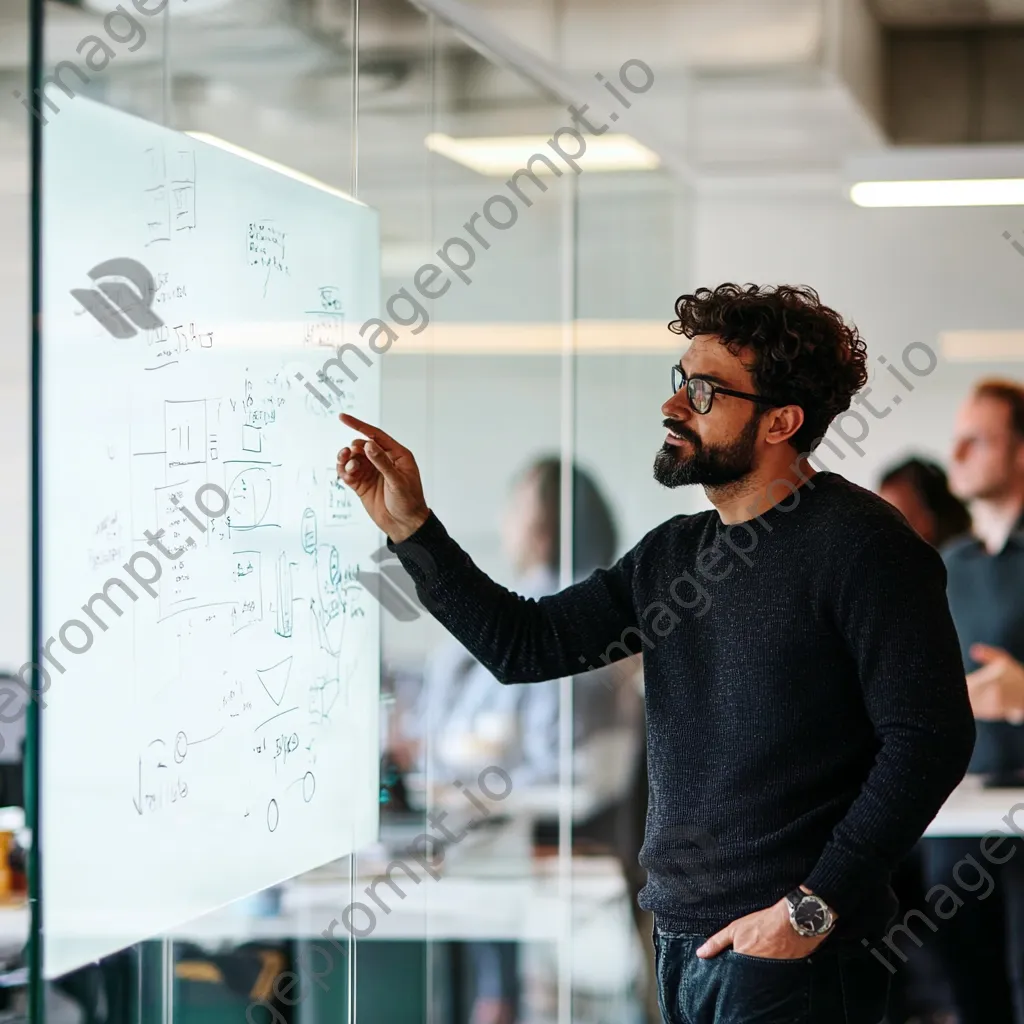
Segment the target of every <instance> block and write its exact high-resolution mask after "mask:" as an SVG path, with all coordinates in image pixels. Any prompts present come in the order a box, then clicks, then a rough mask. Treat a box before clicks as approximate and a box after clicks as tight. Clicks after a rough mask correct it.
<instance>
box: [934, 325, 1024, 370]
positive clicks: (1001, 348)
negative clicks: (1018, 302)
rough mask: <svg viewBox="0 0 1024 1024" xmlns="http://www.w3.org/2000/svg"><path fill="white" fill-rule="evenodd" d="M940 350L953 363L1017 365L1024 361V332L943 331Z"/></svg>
mask: <svg viewBox="0 0 1024 1024" xmlns="http://www.w3.org/2000/svg"><path fill="white" fill-rule="evenodd" d="M939 347H940V350H941V352H942V356H943V358H944V359H948V360H950V361H951V362H958V363H1001V362H1016V361H1018V360H1022V359H1024V331H943V332H942V333H941V334H940V335H939Z"/></svg>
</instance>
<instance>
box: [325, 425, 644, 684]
mask: <svg viewBox="0 0 1024 1024" xmlns="http://www.w3.org/2000/svg"><path fill="white" fill-rule="evenodd" d="M341 420H342V422H343V423H345V424H346V426H349V427H352V428H354V429H356V430H359V431H360V432H362V433H364V434H366V435H367V438H368V440H365V441H364V440H363V439H362V438H357V439H356V440H355V441H353V442H352V444H351V446H349V447H346V448H342V449H341V451H340V452H338V478H339V479H340V480H341V481H342V482H343V483H345V484H347V485H348V486H349V487H351V488H352V490H353V491H355V493H356V495H357V496H358V497H359V500H360V501H361V502H362V504H363V507H364V508H365V509H366V511H367V512H368V513H369V515H370V517H371V518H372V519H373V521H374V522H375V523H376V524H377V525H378V526H379V527H380V528H381V529H382V530H383V531H384V532H385V533H386V534H387V537H388V547H389V548H390V549H391V550H392V551H394V552H395V554H397V555H398V557H399V559H400V560H401V562H402V565H403V566H404V567H405V568H406V570H407V571H408V572H409V574H410V576H412V578H413V581H414V582H415V584H416V591H417V593H418V594H419V597H420V600H421V601H422V602H423V604H424V606H425V607H426V608H427V609H428V610H429V611H430V612H431V614H432V615H434V617H435V618H437V619H438V621H439V622H441V624H442V625H443V626H444V627H445V628H446V629H447V630H448V631H449V632H450V633H451V634H452V635H453V636H454V637H455V638H456V639H457V640H459V642H460V643H462V645H463V646H464V647H466V649H467V650H469V651H470V652H471V653H472V654H473V655H474V657H476V658H477V659H478V660H479V661H480V662H481V663H482V664H483V665H485V666H486V667H487V668H488V669H489V670H490V671H491V672H492V673H493V674H494V675H495V676H496V677H497V678H498V679H499V680H501V682H504V683H513V682H537V681H539V680H542V679H557V678H559V677H561V676H568V675H576V674H579V673H581V672H585V671H587V670H588V669H590V668H593V667H599V666H601V665H603V664H608V663H610V662H613V661H618V660H619V659H621V658H625V657H628V656H629V655H631V654H636V653H637V652H638V651H639V649H640V643H641V641H640V639H639V635H638V632H637V628H636V627H637V619H636V613H635V611H634V608H633V600H632V575H633V572H632V570H633V552H632V551H631V552H629V553H627V554H626V555H624V556H623V557H622V558H621V559H619V561H618V562H617V563H616V564H615V565H614V566H612V567H611V568H610V569H599V570H598V571H596V572H594V573H593V574H592V575H591V576H589V577H588V578H587V579H586V580H583V581H582V582H581V583H577V584H575V585H573V586H571V587H568V588H567V589H565V590H563V591H561V592H560V593H558V594H552V595H550V596H547V597H542V598H539V599H534V598H526V597H522V596H520V595H519V594H515V593H513V592H512V591H510V590H507V589H506V588H505V587H503V586H501V585H500V584H498V583H495V582H494V580H492V579H491V578H490V577H489V576H487V575H486V573H484V572H483V571H482V570H480V569H479V568H478V567H477V566H476V565H475V564H474V562H473V560H472V559H471V558H470V557H469V555H468V554H466V552H465V551H464V550H463V549H462V548H461V547H459V545H458V544H457V543H456V542H455V541H454V540H453V539H452V538H451V537H450V536H449V535H448V532H447V531H446V530H445V528H444V526H443V525H442V524H441V522H440V520H439V519H438V518H437V516H436V515H434V514H433V512H431V510H430V509H429V507H428V506H427V503H426V501H425V499H424V497H423V487H422V483H421V481H420V474H419V469H418V467H417V466H416V460H415V458H414V457H413V455H412V452H410V451H409V450H408V449H407V448H405V447H404V446H402V445H400V444H399V443H398V442H397V441H395V440H394V438H392V437H390V436H389V435H387V434H385V433H384V432H383V431H382V430H380V429H379V428H378V427H374V426H372V425H371V424H369V423H364V422H363V421H362V420H358V419H356V418H355V417H354V416H349V415H347V414H342V416H341ZM634 550H635V549H634Z"/></svg>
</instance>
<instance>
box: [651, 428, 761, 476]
mask: <svg viewBox="0 0 1024 1024" xmlns="http://www.w3.org/2000/svg"><path fill="white" fill-rule="evenodd" d="M760 421H761V417H760V415H759V414H758V413H757V412H754V414H753V415H752V416H751V417H750V420H749V422H748V423H747V425H746V426H745V427H744V428H743V430H742V431H741V432H740V435H739V437H737V438H736V439H735V440H734V441H731V442H730V443H729V444H726V445H719V446H718V447H716V448H707V447H705V446H704V445H703V444H702V442H701V439H700V438H699V437H698V436H697V435H696V434H694V433H693V432H692V431H690V430H687V429H686V428H685V427H683V426H682V425H681V424H678V423H674V422H673V421H672V420H667V421H666V425H670V426H671V429H673V430H674V431H676V433H678V434H681V435H682V436H683V437H684V438H686V440H687V441H689V442H690V443H691V444H692V445H693V452H692V453H690V454H684V451H683V449H682V448H679V447H677V446H676V445H671V444H669V443H668V442H667V441H666V442H665V443H664V444H663V445H662V446H661V451H659V452H658V454H657V455H656V456H655V458H654V479H655V480H657V481H658V483H659V484H663V485H664V486H665V487H684V486H686V485H687V484H702V485H703V486H705V487H723V486H725V485H726V484H732V483H735V482H736V481H737V480H742V479H743V477H745V476H746V475H747V474H748V473H750V472H751V471H752V470H753V468H754V448H755V446H756V444H757V426H758V423H760Z"/></svg>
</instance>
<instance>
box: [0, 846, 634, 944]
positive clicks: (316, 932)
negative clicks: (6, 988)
mask: <svg viewBox="0 0 1024 1024" xmlns="http://www.w3.org/2000/svg"><path fill="white" fill-rule="evenodd" d="M500 845H501V839H500V837H497V836H485V837H483V839H482V841H480V842H479V843H478V844H477V846H476V847H475V848H474V849H472V850H467V851H466V853H465V855H464V856H460V858H459V859H458V860H457V861H456V860H455V858H451V861H452V862H451V864H450V865H444V864H442V865H441V866H440V869H438V874H439V877H438V878H436V879H435V878H433V877H432V876H431V875H429V874H428V873H427V872H426V871H425V870H423V869H422V868H421V867H420V866H419V865H418V864H417V863H416V862H415V861H409V860H407V861H406V862H407V863H408V865H409V868H410V870H411V871H412V872H413V874H414V875H415V876H416V878H418V881H414V880H413V878H410V875H409V874H408V873H407V872H405V871H403V870H396V871H394V872H393V873H392V877H393V878H394V883H395V885H397V886H398V890H399V892H396V891H395V889H394V888H392V887H391V886H389V885H388V884H387V883H386V880H385V879H384V878H383V874H382V869H383V868H384V867H385V866H386V861H384V860H383V859H378V862H377V863H376V864H374V865H372V866H370V867H369V870H368V871H367V872H366V873H364V874H361V875H359V876H358V877H356V879H355V880H354V883H353V884H352V885H350V883H349V879H348V876H347V874H345V875H343V874H342V873H341V869H340V868H339V867H338V866H337V865H328V866H325V867H324V868H320V869H317V870H316V871H313V872H309V873H308V874H306V875H301V876H299V877H298V878H294V879H291V880H290V881H288V882H286V883H284V884H283V886H282V887H281V888H282V899H281V906H280V909H279V912H278V913H276V914H273V915H271V916H255V915H252V914H250V913H247V912H246V908H245V906H244V904H232V905H231V906H228V907H225V908H222V909H221V910H217V911H214V912H212V913H210V914H206V915H204V916H203V917H200V918H198V919H196V920H194V921H191V922H189V923H187V924H184V925H181V926H179V927H177V928H174V929H172V930H170V931H169V932H168V933H167V937H169V938H175V939H183V940H189V941H193V942H198V943H233V944H240V943H244V942H250V941H261V940H263V941H265V940H272V939H283V938H291V939H302V938H305V939H315V938H319V937H322V935H323V932H324V931H325V930H328V929H329V928H330V925H331V922H332V921H333V920H336V919H338V920H340V917H341V913H342V911H343V910H344V909H345V908H346V907H348V905H349V904H350V903H354V902H359V903H362V904H363V905H364V906H367V907H368V908H369V909H370V910H371V911H372V912H373V914H374V925H373V928H372V930H371V931H369V932H368V933H367V934H366V935H364V936H360V938H361V940H362V941H367V940H396V939H406V940H411V939H415V940H420V941H423V940H437V941H450V940H473V939H506V940H511V941H518V942H533V941H555V940H557V938H558V937H559V935H560V934H561V928H562V927H563V920H565V921H571V927H572V929H573V932H574V933H579V932H582V931H584V930H589V929H592V928H600V927H601V926H602V924H603V923H604V922H605V921H607V920H608V915H611V917H612V918H614V919H615V920H616V921H618V920H619V919H620V918H621V919H622V920H625V921H627V922H628V921H629V915H630V912H631V909H630V906H629V899H630V897H629V893H628V890H627V887H626V882H625V879H624V878H623V875H622V871H621V867H620V865H619V862H618V861H617V860H616V859H615V858H612V857H576V858H573V861H572V875H573V877H572V878H571V880H570V882H571V884H570V885H569V886H565V885H564V884H563V882H562V881H561V880H560V879H559V877H558V873H557V862H556V861H555V860H553V859H535V858H530V857H528V856H527V857H525V858H523V857H521V856H518V855H516V854H515V853H514V852H513V853H512V855H510V856H508V857H504V858H503V857H501V856H500V855H499V852H498V851H497V850H496V847H499V848H500ZM460 852H461V851H460ZM375 879H377V880H378V884H377V885H376V887H375V890H374V891H375V893H376V894H377V897H378V899H379V900H381V901H382V902H383V903H384V904H385V905H386V906H387V908H388V910H389V911H390V912H385V910H384V909H383V908H381V907H380V906H379V905H378V904H376V903H375V902H374V900H373V899H372V897H370V896H368V895H367V894H366V892H365V890H366V888H367V887H368V886H370V885H371V883H373V882H374V881H375ZM399 893H401V894H402V895H400V894H399ZM566 901H568V903H569V907H570V908H571V914H570V916H569V917H568V918H563V910H564V908H565V907H566ZM352 921H353V925H354V927H355V928H357V929H359V930H363V929H365V928H366V927H367V925H368V924H369V921H368V918H367V917H366V916H365V915H364V914H363V913H362V912H361V911H358V909H357V910H356V912H355V913H354V916H353V919H352ZM617 927H618V925H617V924H616V928H617ZM124 928H125V922H124V921H118V922H115V921H112V920H110V919H109V918H107V919H104V920H100V921H90V922H89V933H90V935H93V936H95V935H98V934H104V933H109V934H113V935H121V934H124ZM334 935H335V936H336V937H337V939H338V941H339V942H340V941H343V940H344V939H345V938H347V936H348V932H347V931H346V930H345V928H344V926H343V925H336V926H335V929H334ZM27 938H28V908H27V906H25V905H20V906H18V905H8V906H0V950H4V951H7V952H16V951H17V950H20V949H21V948H22V947H23V946H24V944H25V942H26V941H27Z"/></svg>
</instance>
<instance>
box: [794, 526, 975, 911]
mask: <svg viewBox="0 0 1024 1024" xmlns="http://www.w3.org/2000/svg"><path fill="white" fill-rule="evenodd" d="M850 564H851V565H855V566H857V571H856V572H847V573H843V574H841V581H842V582H841V584H840V586H839V587H838V588H837V592H836V594H835V598H834V613H835V619H836V624H837V626H838V628H839V629H840V631H841V632H842V633H843V635H844V636H845V638H846V641H847V644H848V646H849V649H850V652H851V655H852V656H853V658H854V659H855V661H856V664H857V669H858V673H859V676H860V684H861V688H862V691H863V697H864V705H865V707H866V709H867V713H868V716H869V717H870V719H871V722H872V724H873V726H874V731H875V735H876V737H877V738H878V741H879V744H880V746H879V750H878V752H877V755H876V757H875V762H874V764H873V766H872V767H871V770H870V771H869V773H868V776H867V779H866V780H865V782H864V784H863V787H862V789H861V791H860V793H859V795H858V796H857V797H856V798H855V799H854V801H853V803H852V804H851V805H850V808H849V810H848V812H847V814H846V816H845V817H844V818H843V819H842V821H840V822H839V824H838V825H837V826H836V828H835V830H834V831H833V833H832V836H831V839H830V840H829V842H828V843H827V845H826V846H825V849H824V851H823V852H822V854H821V857H820V859H819V860H818V862H817V864H816V865H815V867H814V869H813V870H812V871H811V874H810V875H809V876H808V878H807V879H806V880H805V882H804V885H805V886H806V887H807V888H808V889H810V890H811V891H812V892H814V893H817V894H818V895H819V896H821V898H822V899H824V900H825V902H826V903H828V904H829V905H830V906H831V907H833V908H834V909H835V910H836V912H837V913H838V914H839V916H840V917H842V916H843V915H844V914H848V913H849V912H850V911H851V910H852V909H853V907H854V906H855V905H856V904H857V902H858V900H859V898H860V896H861V895H863V894H867V893H869V892H872V893H873V892H877V891H878V889H879V888H881V887H882V886H883V885H884V884H885V882H886V881H887V880H888V876H889V873H890V872H891V871H892V870H893V869H894V868H895V867H896V865H897V864H898V862H899V861H900V859H901V858H902V857H903V856H905V855H906V854H907V853H908V852H909V850H910V849H911V847H912V846H913V845H914V843H915V842H916V841H917V840H918V839H919V838H920V836H921V834H922V833H923V832H924V830H925V828H927V827H928V825H929V823H930V822H931V820H932V819H933V818H934V817H935V815H936V813H937V812H938V810H939V808H940V807H941V806H942V804H943V803H944V801H945V799H946V797H947V796H948V795H949V794H950V792H951V791H952V790H953V788H954V787H955V786H956V785H957V783H958V782H959V781H960V780H961V779H962V778H963V775H964V773H965V771H966V770H967V763H968V761H969V760H970V756H971V751H972V749H973V747H974V716H973V714H972V712H971V705H970V701H969V699H968V696H967V684H966V680H965V677H964V671H963V665H962V663H961V659H960V645H959V642H958V640H957V634H956V629H955V627H954V625H953V620H952V616H951V615H950V611H949V604H948V602H947V599H946V569H945V566H944V564H943V562H942V559H941V558H940V556H939V555H938V554H937V553H936V552H935V551H934V550H933V549H932V548H931V547H930V546H929V545H928V544H926V543H925V542H924V541H922V540H920V539H919V538H918V537H916V536H914V535H912V534H911V533H910V531H909V530H882V531H878V532H875V533H873V534H872V535H871V536H870V537H869V538H868V539H867V540H866V542H865V543H864V544H863V545H862V547H861V549H860V551H859V552H856V553H852V555H851V558H850Z"/></svg>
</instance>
